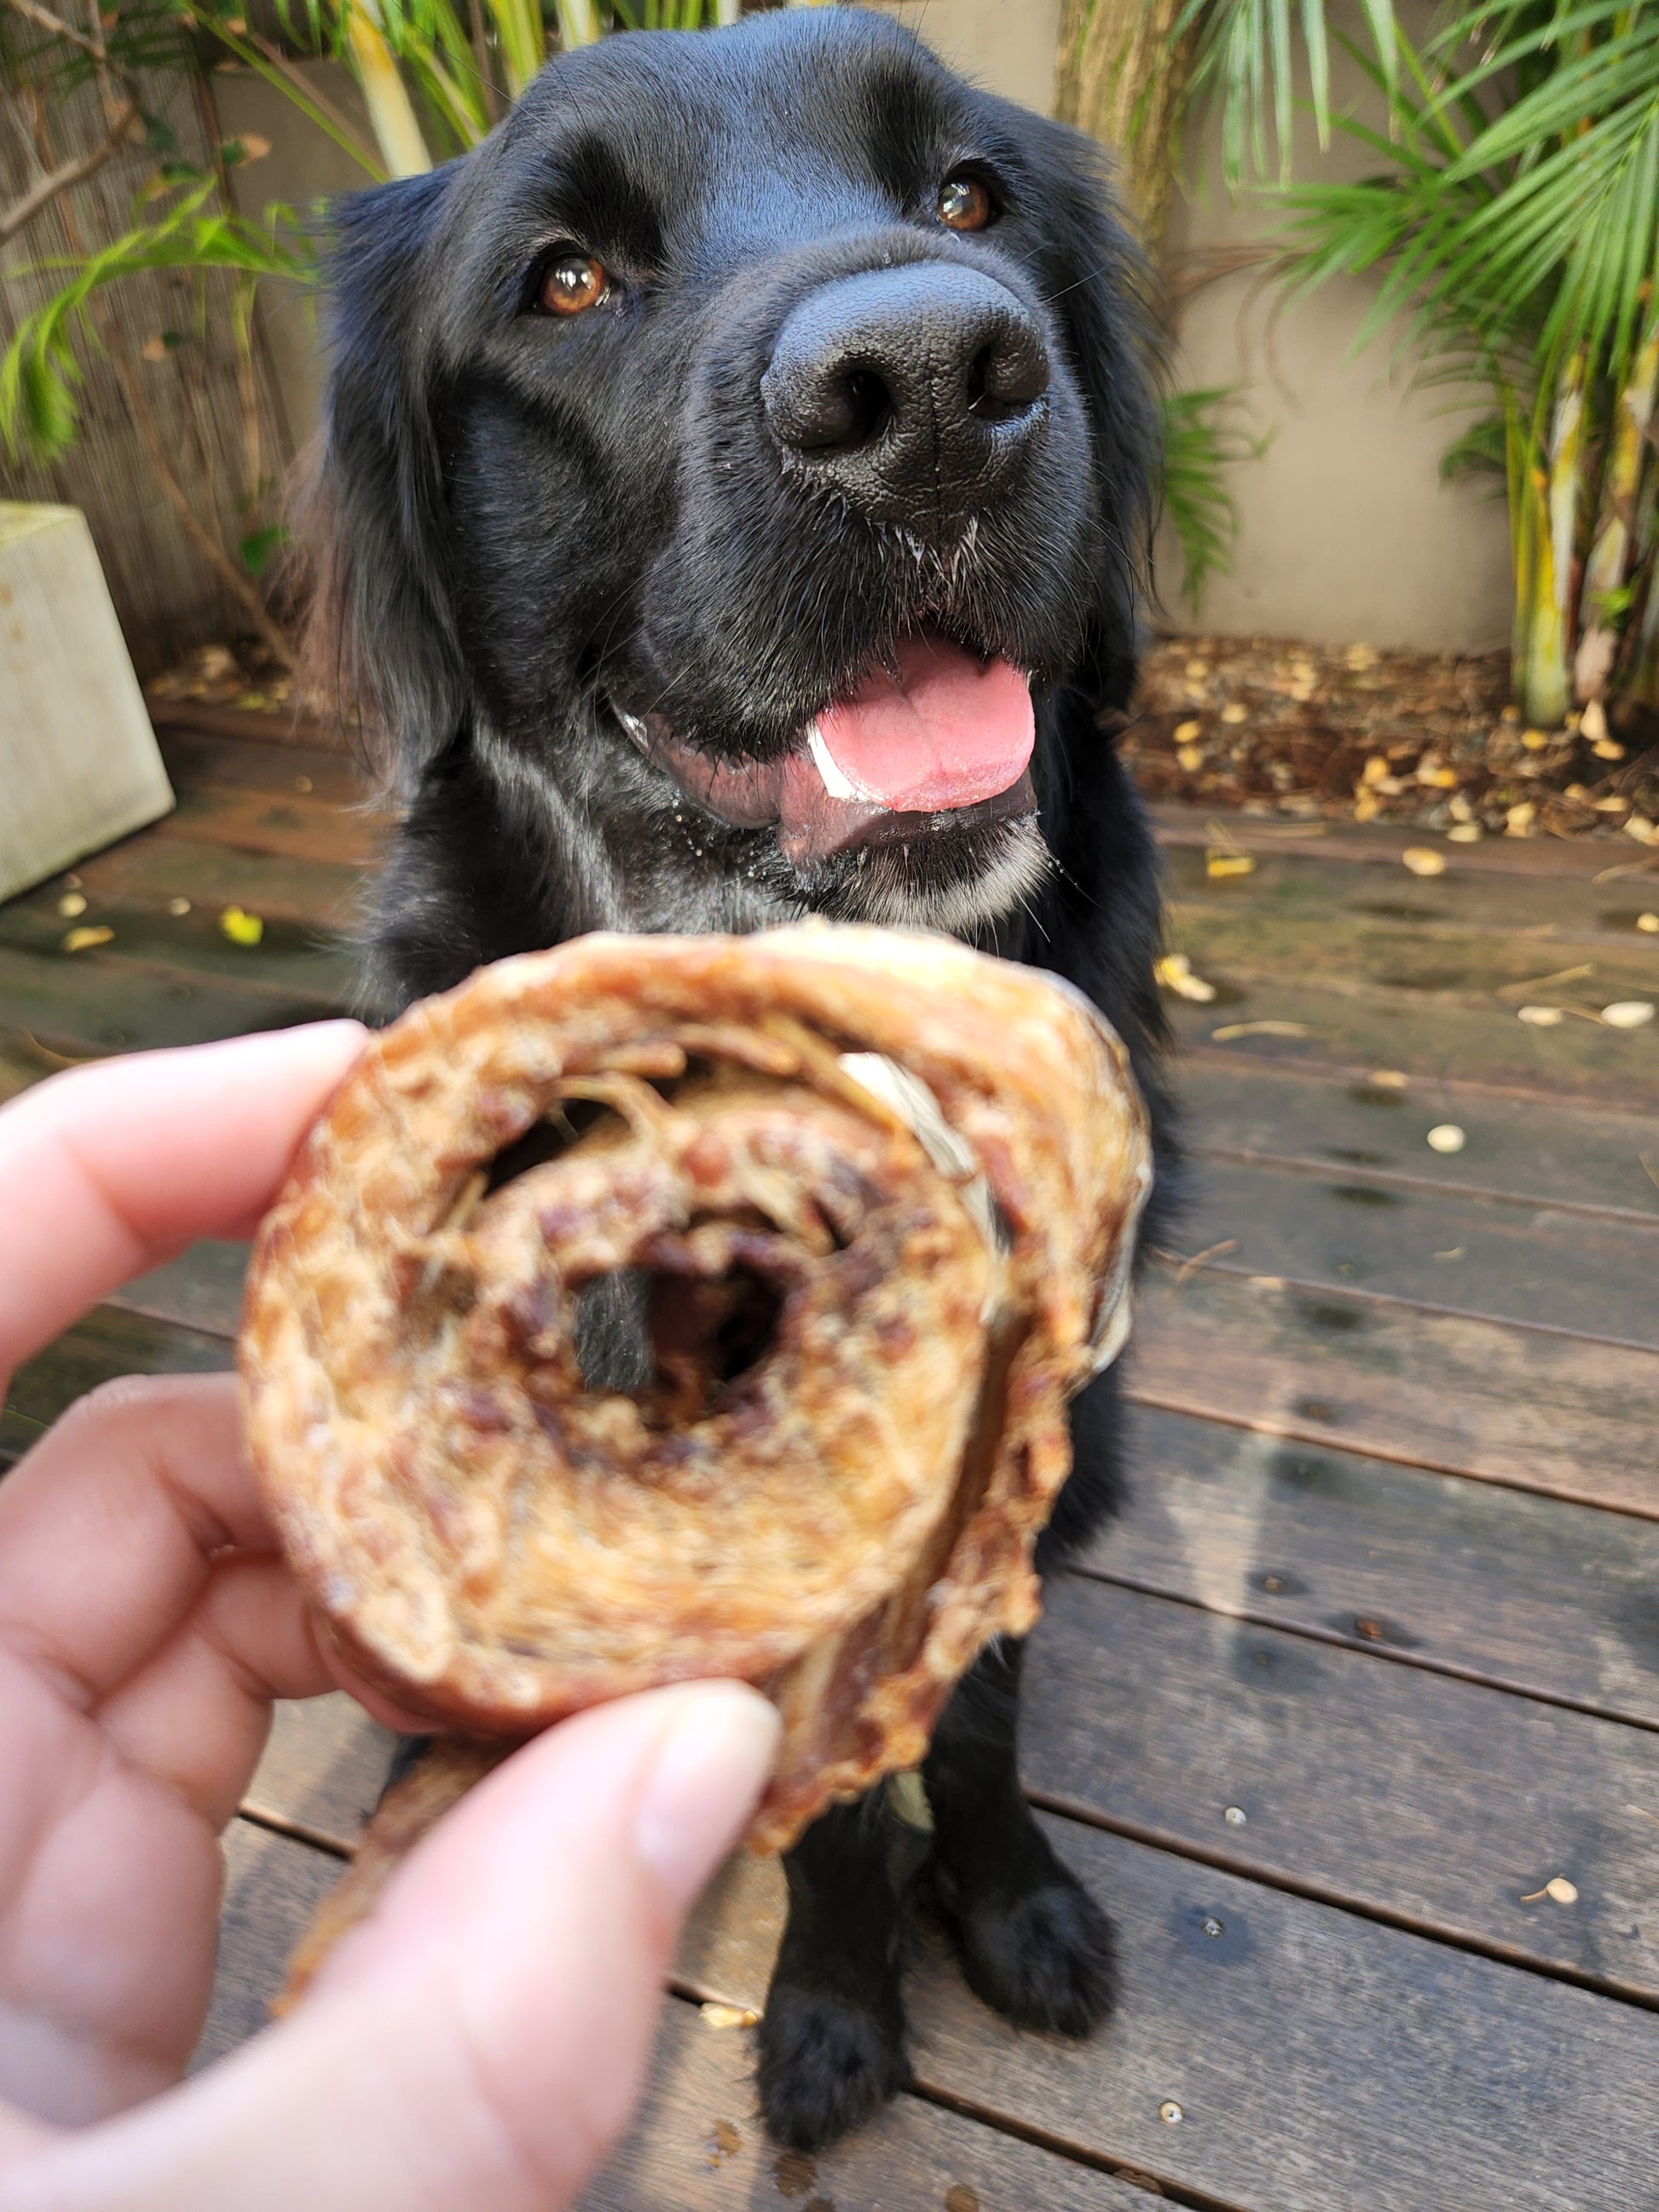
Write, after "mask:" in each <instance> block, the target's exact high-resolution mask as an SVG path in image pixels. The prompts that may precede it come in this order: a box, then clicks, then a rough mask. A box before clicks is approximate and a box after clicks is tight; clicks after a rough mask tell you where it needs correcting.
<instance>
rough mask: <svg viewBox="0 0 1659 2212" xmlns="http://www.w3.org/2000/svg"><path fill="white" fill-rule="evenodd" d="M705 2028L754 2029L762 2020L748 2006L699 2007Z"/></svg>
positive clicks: (716, 2005)
mask: <svg viewBox="0 0 1659 2212" xmlns="http://www.w3.org/2000/svg"><path fill="white" fill-rule="evenodd" d="M697 2009H698V2011H699V2012H700V2013H701V2014H702V2024H703V2026H704V2027H754V2026H755V2025H756V2024H757V2021H759V2019H760V2015H759V2014H758V2013H757V2012H755V2011H752V2010H751V2009H750V2007H749V2006H747V2005H728V2004H706V2005H699V2006H698V2008H697Z"/></svg>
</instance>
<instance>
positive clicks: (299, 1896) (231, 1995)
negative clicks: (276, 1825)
mask: <svg viewBox="0 0 1659 2212" xmlns="http://www.w3.org/2000/svg"><path fill="white" fill-rule="evenodd" d="M224 1855H225V1899H224V1905H223V1907H222V1911H221V1913H220V1917H219V1959H218V1966H217V1970H216V1972H215V1975H214V1978H213V1998H212V2002H211V2003H210V2006H209V2008H208V2016H207V2021H206V2025H205V2026H204V2028H203V2030H202V2034H201V2039H200V2040H199V2041H198V2043H197V2046H196V2051H195V2055H194V2057H192V2058H191V2070H192V2071H194V2070H195V2069H197V2068H199V2067H203V2066H207V2065H210V2064H211V2063H212V2062H213V2061H214V2060H215V2059H216V2058H222V2057H224V2056H225V2054H226V2053H227V2052H228V2051H234V2049H235V2048H236V2046H237V2045H238V2044H240V2043H245V2042H246V2040H247V2039H248V2037H249V2036H251V2035H257V2034H258V2032H259V2030H260V2029H261V2028H262V2027H264V2026H265V2024H266V2022H267V2021H268V2019H269V2017H270V2001H271V1999H272V1998H273V1997H274V1996H276V1992H277V1990H280V1989H281V1987H282V1985H283V1977H284V1975H285V1973H286V1972H287V1967H288V1960H289V1955H290V1954H291V1953H292V1951H293V1949H294V1947H295V1944H296V1943H297V1942H299V1940H300V1937H301V1936H302V1935H303V1934H304V1932H305V1930H306V1929H307V1926H308V1925H309V1923H310V1920H311V1916H312V1914H313V1912H314V1911H316V1909H317V1907H318V1905H319V1904H321V1902H322V1900H323V1899H324V1898H325V1896H326V1895H327V1894H328V1893H329V1891H330V1890H331V1889H332V1888H333V1887H334V1885H335V1883H336V1882H337V1881H338V1880H339V1875H340V1862H339V1861H338V1859H337V1858H334V1857H331V1855H330V1854H329V1853H327V1852H326V1851H319V1850H313V1849H312V1848H311V1847H310V1846H308V1845H307V1844H301V1843H296V1842H295V1840H294V1839H293V1838H291V1837H289V1836H278V1835H272V1834H271V1833H270V1832H269V1831H268V1830H266V1829H264V1828H261V1827H257V1826H255V1825H254V1824H253V1822H252V1821H251V1820H233V1821H232V1822H231V1824H230V1826H229V1827H228V1829H227V1830H226V1831H225V1836H224Z"/></svg>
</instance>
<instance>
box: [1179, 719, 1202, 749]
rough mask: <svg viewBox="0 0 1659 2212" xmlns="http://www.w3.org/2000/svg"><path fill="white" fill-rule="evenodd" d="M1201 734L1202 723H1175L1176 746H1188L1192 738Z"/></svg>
mask: <svg viewBox="0 0 1659 2212" xmlns="http://www.w3.org/2000/svg"><path fill="white" fill-rule="evenodd" d="M1203 733H1204V725H1203V723H1202V722H1192V721H1188V722H1177V723H1176V726H1175V741H1176V744H1178V745H1189V744H1191V743H1192V741H1193V739H1194V738H1197V737H1201V736H1202V735H1203Z"/></svg>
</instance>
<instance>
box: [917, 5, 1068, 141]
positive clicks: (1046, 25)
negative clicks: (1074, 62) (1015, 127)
mask: <svg viewBox="0 0 1659 2212" xmlns="http://www.w3.org/2000/svg"><path fill="white" fill-rule="evenodd" d="M882 12H883V13H884V15H896V16H897V17H898V19H899V21H900V22H902V23H908V25H909V27H910V28H911V29H912V30H913V31H915V33H916V34H917V36H918V37H920V38H923V39H926V40H927V43H928V45H929V46H932V47H933V51H934V52H935V53H937V54H941V55H943V57H944V58H945V60H946V61H948V62H949V63H950V64H951V66H952V67H953V68H955V69H959V70H961V71H962V72H963V76H970V77H972V78H973V79H974V80H975V82H976V83H979V84H982V85H984V86H986V87H987V88H988V89H989V90H990V91H992V92H1000V94H1002V96H1003V98H1004V99H1005V100H1019V101H1020V102H1021V103H1022V104H1023V105H1024V106H1026V107H1036V108H1040V109H1041V110H1042V112H1043V113H1044V114H1047V113H1048V112H1049V111H1050V110H1051V109H1052V107H1053V106H1054V58H1055V52H1056V50H1057V48H1058V46H1059V44H1060V0H884V5H883V9H882Z"/></svg>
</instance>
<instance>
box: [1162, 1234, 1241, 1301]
mask: <svg viewBox="0 0 1659 2212" xmlns="http://www.w3.org/2000/svg"><path fill="white" fill-rule="evenodd" d="M1237 1249H1238V1239H1237V1237H1223V1238H1222V1240H1221V1242H1220V1243H1219V1244H1206V1246H1205V1247H1204V1249H1203V1250H1202V1251H1201V1252H1194V1253H1193V1254H1192V1255H1190V1257H1188V1259H1185V1260H1183V1261H1182V1263H1181V1265H1180V1267H1178V1268H1177V1269H1176V1279H1175V1286H1176V1290H1179V1289H1180V1288H1181V1286H1182V1284H1183V1283H1184V1282H1185V1281H1186V1279H1187V1278H1188V1275H1190V1274H1191V1273H1193V1271H1194V1268H1195V1267H1207V1266H1208V1265H1209V1263H1210V1261H1212V1260H1218V1259H1219V1258H1220V1257H1221V1255H1222V1254H1223V1253H1224V1252H1237ZM1174 1257H1175V1255H1174V1254H1173V1253H1171V1254H1170V1258H1171V1259H1173V1258H1174Z"/></svg>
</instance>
